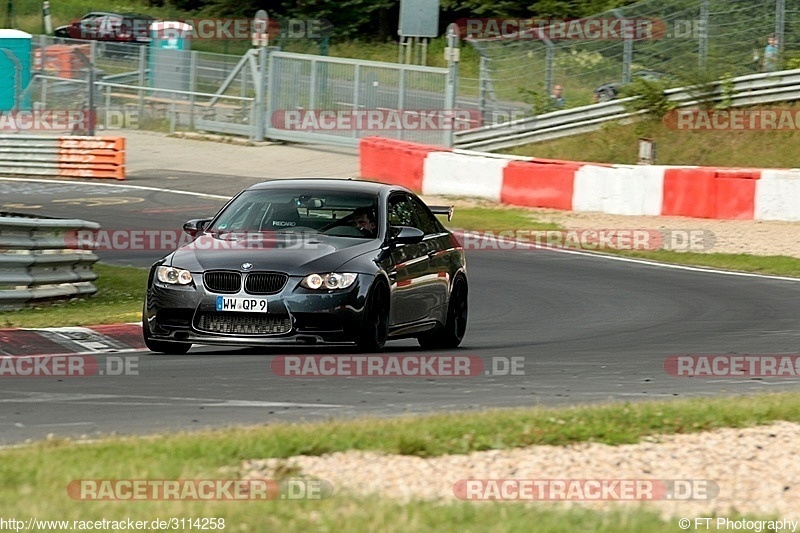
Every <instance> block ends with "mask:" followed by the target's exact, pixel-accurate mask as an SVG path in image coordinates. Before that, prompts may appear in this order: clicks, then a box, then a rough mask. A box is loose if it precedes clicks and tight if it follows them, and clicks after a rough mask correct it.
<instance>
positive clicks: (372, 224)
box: [353, 207, 378, 237]
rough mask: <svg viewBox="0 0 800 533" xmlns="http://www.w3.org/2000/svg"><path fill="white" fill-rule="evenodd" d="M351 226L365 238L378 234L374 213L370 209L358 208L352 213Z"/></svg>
mask: <svg viewBox="0 0 800 533" xmlns="http://www.w3.org/2000/svg"><path fill="white" fill-rule="evenodd" d="M353 225H354V226H355V227H356V228H358V230H359V231H361V233H363V234H364V235H366V236H367V237H375V236H376V235H377V233H378V224H377V223H376V221H375V212H374V211H373V210H372V208H371V207H359V208H358V209H356V210H355V211H353Z"/></svg>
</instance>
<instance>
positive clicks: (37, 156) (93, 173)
mask: <svg viewBox="0 0 800 533" xmlns="http://www.w3.org/2000/svg"><path fill="white" fill-rule="evenodd" d="M0 174H13V175H34V176H60V177H71V178H113V179H117V180H124V179H125V138H124V137H83V136H40V135H0Z"/></svg>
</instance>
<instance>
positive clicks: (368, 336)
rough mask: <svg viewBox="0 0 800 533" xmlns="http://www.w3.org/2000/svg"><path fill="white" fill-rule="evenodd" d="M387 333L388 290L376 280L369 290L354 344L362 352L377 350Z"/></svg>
mask: <svg viewBox="0 0 800 533" xmlns="http://www.w3.org/2000/svg"><path fill="white" fill-rule="evenodd" d="M388 335H389V290H388V289H387V287H386V284H385V283H382V282H378V283H376V284H375V285H374V286H373V287H372V289H371V290H370V291H369V295H368V296H367V305H366V307H365V308H364V317H363V319H362V321H361V331H360V332H359V336H358V339H357V341H356V344H357V346H358V350H359V351H362V352H379V351H381V350H382V349H383V346H384V345H385V344H386V338H387V337H388Z"/></svg>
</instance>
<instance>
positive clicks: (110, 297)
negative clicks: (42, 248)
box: [0, 264, 148, 328]
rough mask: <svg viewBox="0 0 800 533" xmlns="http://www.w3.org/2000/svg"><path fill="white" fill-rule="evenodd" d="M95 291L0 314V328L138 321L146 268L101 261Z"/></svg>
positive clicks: (98, 265) (144, 287) (95, 268)
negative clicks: (43, 305)
mask: <svg viewBox="0 0 800 533" xmlns="http://www.w3.org/2000/svg"><path fill="white" fill-rule="evenodd" d="M94 270H95V272H97V274H98V276H99V277H98V279H97V281H95V285H96V286H97V294H95V295H94V296H92V297H90V298H88V299H76V300H72V301H70V302H66V303H61V304H53V305H51V306H46V307H37V308H31V309H23V310H21V311H8V312H3V313H0V327H25V328H39V327H53V326H85V325H93V324H116V323H121V322H138V321H139V320H141V318H142V300H143V298H144V293H145V289H146V287H147V273H148V270H147V269H144V268H134V267H119V266H110V265H103V264H96V265H95V266H94Z"/></svg>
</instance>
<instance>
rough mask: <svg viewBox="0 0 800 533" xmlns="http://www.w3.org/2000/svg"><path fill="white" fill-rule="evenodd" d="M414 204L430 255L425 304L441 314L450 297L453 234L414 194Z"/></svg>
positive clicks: (412, 201) (426, 276) (425, 281)
mask: <svg viewBox="0 0 800 533" xmlns="http://www.w3.org/2000/svg"><path fill="white" fill-rule="evenodd" d="M411 203H412V204H413V205H414V211H415V213H416V217H417V224H418V227H419V229H421V230H422V231H423V232H424V233H425V237H424V238H423V240H422V243H423V244H424V245H425V253H426V254H427V255H428V272H427V273H426V274H425V277H424V286H425V297H426V304H427V306H428V308H429V310H430V312H431V313H437V309H438V310H439V312H438V313H437V314H436V315H435V316H439V317H441V316H442V313H443V312H444V309H443V308H444V307H445V306H446V305H447V301H448V298H449V293H450V274H451V273H452V271H453V270H454V268H453V264H452V261H453V254H454V253H455V252H454V251H453V250H452V244H451V241H450V234H449V233H448V232H447V230H445V228H444V226H442V224H441V223H440V222H439V221H438V220H436V217H435V216H434V215H433V213H431V210H430V209H428V207H427V206H426V205H425V204H424V203H422V200H420V199H419V198H416V197H414V196H412V197H411Z"/></svg>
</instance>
